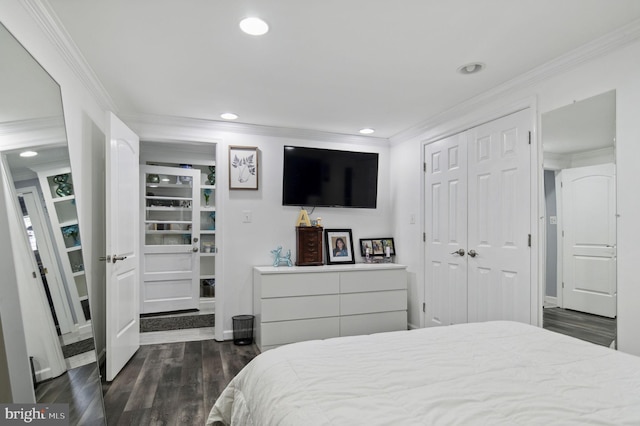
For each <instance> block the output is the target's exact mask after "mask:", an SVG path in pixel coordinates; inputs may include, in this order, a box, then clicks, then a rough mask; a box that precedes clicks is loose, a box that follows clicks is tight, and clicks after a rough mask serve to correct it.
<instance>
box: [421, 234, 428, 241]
mask: <svg viewBox="0 0 640 426" xmlns="http://www.w3.org/2000/svg"><path fill="white" fill-rule="evenodd" d="M422 241H423V242H425V243H426V242H427V233H426V232H423V233H422Z"/></svg>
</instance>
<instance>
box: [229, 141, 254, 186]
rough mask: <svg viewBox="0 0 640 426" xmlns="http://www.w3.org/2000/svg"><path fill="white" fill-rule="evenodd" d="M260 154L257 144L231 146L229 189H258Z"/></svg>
mask: <svg viewBox="0 0 640 426" xmlns="http://www.w3.org/2000/svg"><path fill="white" fill-rule="evenodd" d="M258 154H259V150H258V147H255V146H230V147H229V189H244V190H257V189H258V175H259V160H260V158H259V155H258Z"/></svg>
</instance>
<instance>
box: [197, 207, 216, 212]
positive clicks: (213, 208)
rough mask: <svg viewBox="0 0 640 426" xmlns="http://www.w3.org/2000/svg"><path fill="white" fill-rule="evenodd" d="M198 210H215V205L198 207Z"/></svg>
mask: <svg viewBox="0 0 640 426" xmlns="http://www.w3.org/2000/svg"><path fill="white" fill-rule="evenodd" d="M200 211H201V212H215V211H216V208H215V206H209V207H207V206H203V207H200Z"/></svg>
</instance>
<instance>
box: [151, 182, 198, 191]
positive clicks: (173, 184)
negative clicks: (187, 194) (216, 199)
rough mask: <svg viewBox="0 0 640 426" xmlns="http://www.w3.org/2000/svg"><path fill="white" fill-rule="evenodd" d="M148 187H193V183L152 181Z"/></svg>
mask: <svg viewBox="0 0 640 426" xmlns="http://www.w3.org/2000/svg"><path fill="white" fill-rule="evenodd" d="M147 188H189V189H191V188H193V185H189V184H184V183H150V182H147Z"/></svg>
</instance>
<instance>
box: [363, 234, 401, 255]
mask: <svg viewBox="0 0 640 426" xmlns="http://www.w3.org/2000/svg"><path fill="white" fill-rule="evenodd" d="M386 247H389V254H390V255H391V256H395V255H396V244H395V242H394V241H393V238H391V237H384V238H361V239H360V254H361V255H362V256H363V257H364V256H366V254H367V248H369V256H380V257H384V256H385V253H386Z"/></svg>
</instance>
